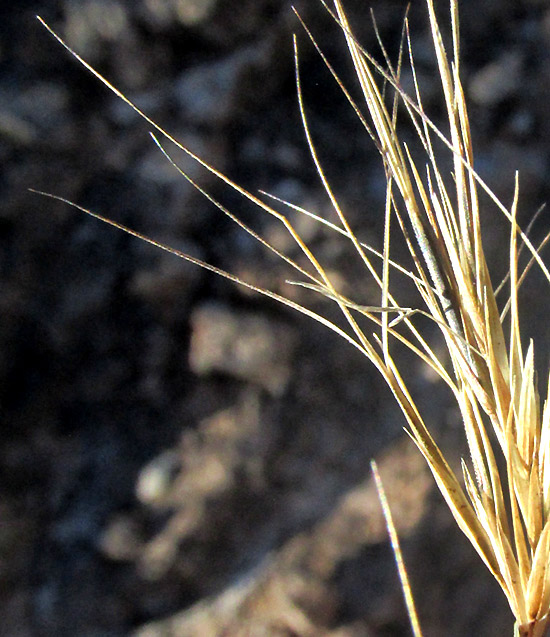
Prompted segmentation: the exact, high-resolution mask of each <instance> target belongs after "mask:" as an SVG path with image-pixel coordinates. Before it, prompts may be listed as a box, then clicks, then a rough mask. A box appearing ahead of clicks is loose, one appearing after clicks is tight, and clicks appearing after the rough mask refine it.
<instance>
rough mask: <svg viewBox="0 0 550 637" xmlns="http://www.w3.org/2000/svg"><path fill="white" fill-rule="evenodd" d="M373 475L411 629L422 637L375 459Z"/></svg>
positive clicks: (372, 466)
mask: <svg viewBox="0 0 550 637" xmlns="http://www.w3.org/2000/svg"><path fill="white" fill-rule="evenodd" d="M370 466H371V470H372V475H373V476H374V483H375V485H376V492H377V493H378V499H379V500H380V504H381V506H382V512H383V513H384V519H385V521H386V528H387V529H388V534H389V536H390V542H391V546H392V550H393V555H394V558H395V563H396V565H397V572H398V574H399V579H400V581H401V590H402V591H403V597H404V598H405V605H406V607H407V614H408V615H409V620H410V622H411V629H412V632H413V635H414V636H415V637H422V629H421V628H420V622H419V620H418V614H417V612H416V605H415V603H414V597H413V594H412V590H411V584H410V582H409V576H408V573H407V569H406V567H405V561H404V560H403V553H402V551H401V545H400V543H399V536H398V535H397V530H396V528H395V524H394V522H393V516H392V513H391V508H390V505H389V502H388V498H387V496H386V492H385V490H384V484H383V483H382V478H381V477H380V473H379V472H378V466H377V464H376V462H375V461H374V460H371V463H370Z"/></svg>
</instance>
